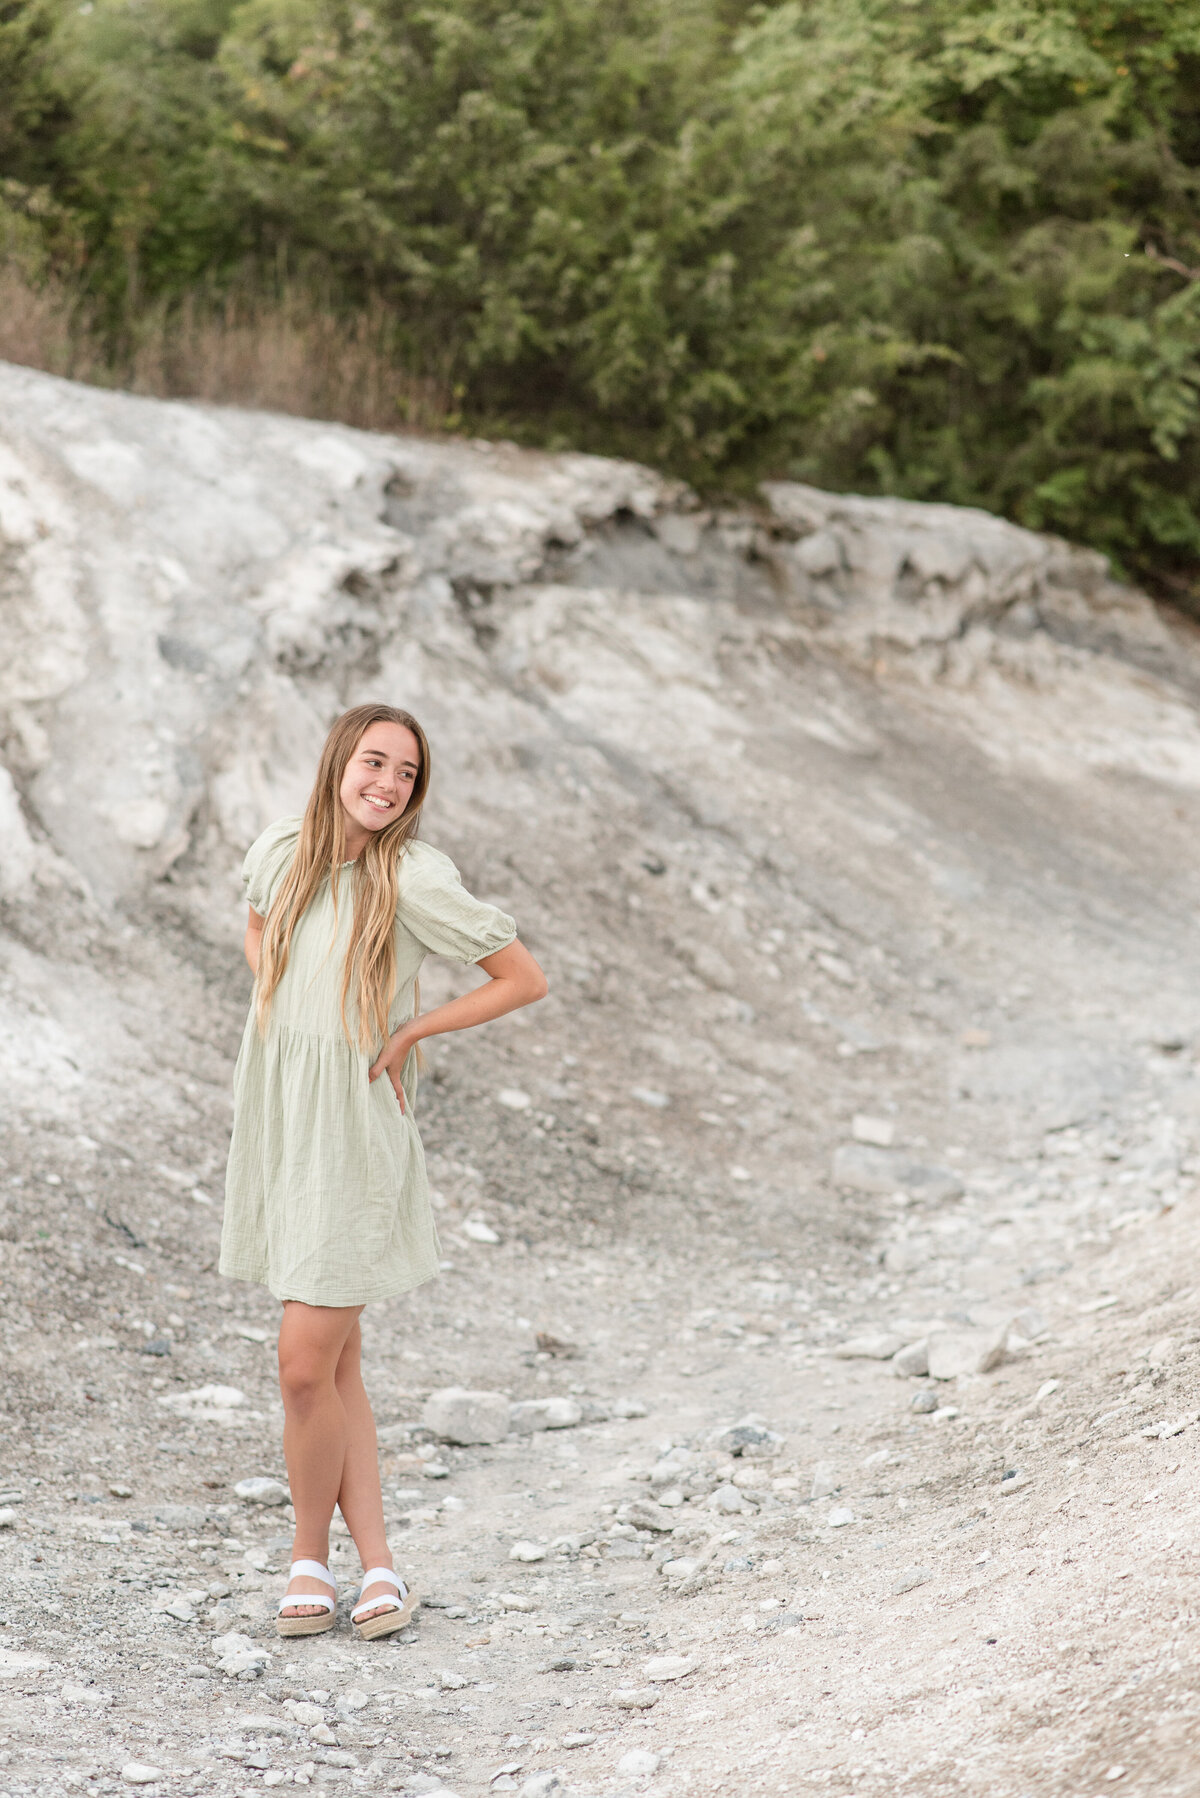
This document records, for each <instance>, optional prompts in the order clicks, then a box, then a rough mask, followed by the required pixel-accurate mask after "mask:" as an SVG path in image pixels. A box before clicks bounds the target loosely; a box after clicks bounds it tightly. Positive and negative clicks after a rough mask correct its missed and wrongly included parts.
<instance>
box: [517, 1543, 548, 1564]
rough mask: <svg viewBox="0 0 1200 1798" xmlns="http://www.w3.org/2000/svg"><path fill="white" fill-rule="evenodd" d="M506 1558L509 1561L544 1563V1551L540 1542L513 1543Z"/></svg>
mask: <svg viewBox="0 0 1200 1798" xmlns="http://www.w3.org/2000/svg"><path fill="white" fill-rule="evenodd" d="M508 1558H509V1560H510V1561H544V1560H545V1559H546V1550H545V1548H543V1546H542V1544H541V1543H540V1542H514V1543H513V1545H512V1547H511V1548H510V1549H509V1551H508Z"/></svg>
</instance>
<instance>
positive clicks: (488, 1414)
mask: <svg viewBox="0 0 1200 1798" xmlns="http://www.w3.org/2000/svg"><path fill="white" fill-rule="evenodd" d="M509 1411H510V1402H509V1399H508V1397H507V1395H506V1394H505V1393H503V1392H470V1391H468V1390H467V1388H466V1387H464V1386H444V1387H443V1388H442V1389H441V1391H440V1392H431V1393H430V1395H429V1397H428V1398H427V1399H426V1400H425V1405H424V1408H423V1410H422V1412H421V1422H422V1423H423V1424H424V1426H425V1428H426V1429H427V1430H430V1431H432V1433H433V1434H434V1435H435V1436H436V1437H437V1438H438V1441H439V1442H456V1443H459V1444H461V1445H462V1446H463V1447H467V1446H469V1445H471V1444H472V1443H485V1442H503V1440H504V1438H505V1437H506V1436H507V1435H508V1420H509Z"/></svg>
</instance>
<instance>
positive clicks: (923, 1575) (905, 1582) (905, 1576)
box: [892, 1567, 933, 1598]
mask: <svg viewBox="0 0 1200 1798" xmlns="http://www.w3.org/2000/svg"><path fill="white" fill-rule="evenodd" d="M932 1578H933V1569H932V1568H931V1567H908V1568H906V1569H905V1571H904V1572H903V1573H902V1574H900V1575H899V1577H898V1578H897V1579H895V1580H894V1581H893V1582H892V1593H893V1596H894V1597H896V1598H899V1597H901V1596H902V1595H903V1594H904V1593H905V1592H915V1591H916V1589H917V1587H918V1586H923V1585H925V1584H926V1583H927V1582H928V1581H929V1580H931V1579H932Z"/></svg>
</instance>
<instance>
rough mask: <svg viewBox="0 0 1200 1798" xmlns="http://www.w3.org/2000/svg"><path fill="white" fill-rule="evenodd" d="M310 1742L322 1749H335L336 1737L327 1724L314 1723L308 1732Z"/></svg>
mask: <svg viewBox="0 0 1200 1798" xmlns="http://www.w3.org/2000/svg"><path fill="white" fill-rule="evenodd" d="M308 1739H309V1741H310V1742H317V1743H319V1744H320V1745H321V1747H322V1748H336V1747H337V1737H336V1735H335V1734H334V1732H333V1731H332V1730H331V1729H330V1727H329V1725H328V1723H314V1724H313V1726H312V1728H311V1729H310V1730H309V1732H308Z"/></svg>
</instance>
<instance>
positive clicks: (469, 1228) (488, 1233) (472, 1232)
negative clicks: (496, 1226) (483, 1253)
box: [460, 1217, 500, 1243]
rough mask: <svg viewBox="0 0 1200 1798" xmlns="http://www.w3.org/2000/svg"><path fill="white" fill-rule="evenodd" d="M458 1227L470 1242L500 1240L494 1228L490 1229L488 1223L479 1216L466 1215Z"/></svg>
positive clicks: (493, 1241) (495, 1241)
mask: <svg viewBox="0 0 1200 1798" xmlns="http://www.w3.org/2000/svg"><path fill="white" fill-rule="evenodd" d="M460 1228H461V1229H462V1233H463V1235H464V1236H465V1237H466V1238H467V1239H468V1241H470V1242H487V1243H497V1242H499V1241H500V1238H499V1236H498V1235H497V1234H496V1232H495V1230H493V1229H492V1226H491V1225H490V1224H489V1223H486V1222H485V1221H484V1219H483V1218H481V1217H468V1218H466V1219H464V1221H463V1223H462V1225H461V1226H460Z"/></svg>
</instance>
